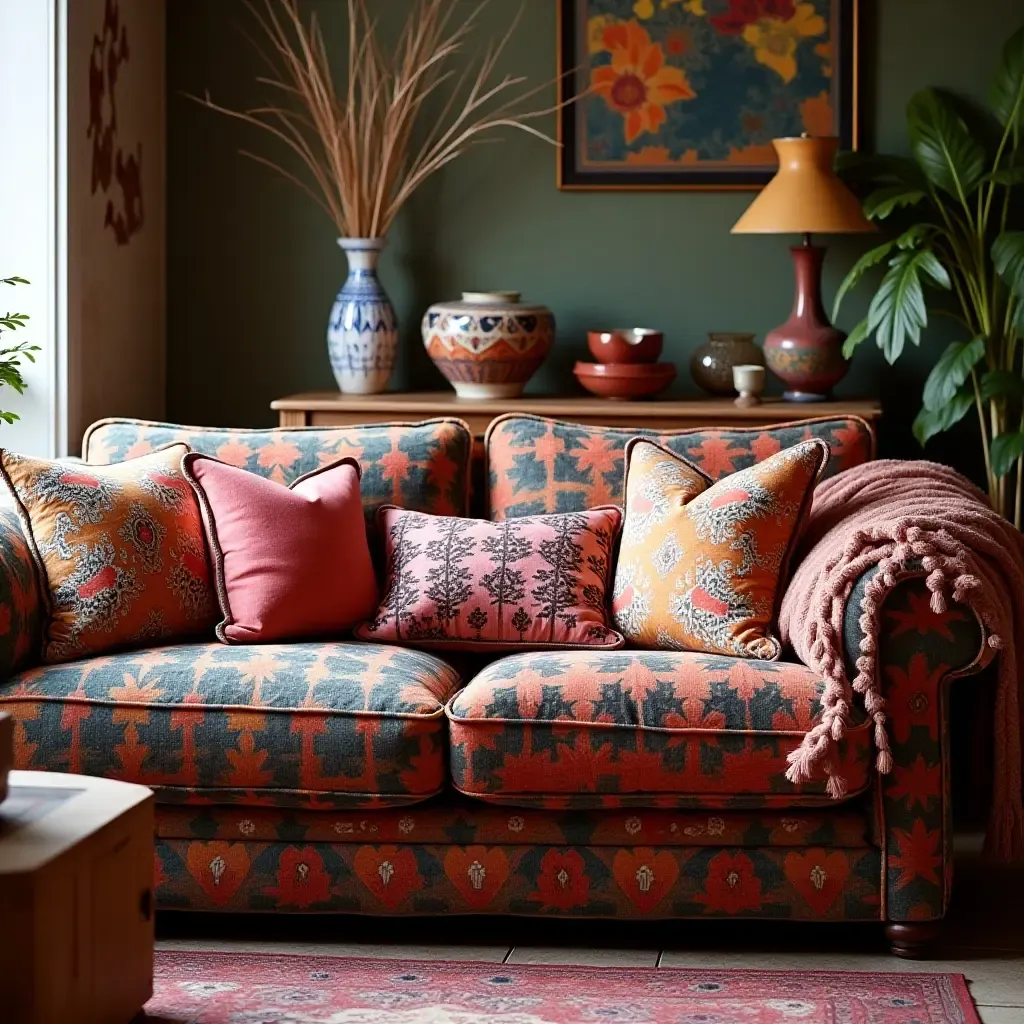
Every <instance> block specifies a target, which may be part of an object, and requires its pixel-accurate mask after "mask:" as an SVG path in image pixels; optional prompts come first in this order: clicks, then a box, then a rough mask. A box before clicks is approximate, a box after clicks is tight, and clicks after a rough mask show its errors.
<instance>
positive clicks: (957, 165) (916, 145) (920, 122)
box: [907, 89, 985, 198]
mask: <svg viewBox="0 0 1024 1024" xmlns="http://www.w3.org/2000/svg"><path fill="white" fill-rule="evenodd" d="M907 129H908V132H909V134H910V146H911V149H912V150H913V152H914V156H915V158H916V159H917V162H918V163H919V164H920V165H921V169H922V170H923V171H924V173H925V175H926V176H927V178H928V180H929V181H930V182H931V183H932V184H933V185H935V186H937V187H938V188H941V189H942V190H943V191H944V192H948V193H949V194H950V195H951V196H954V197H957V198H959V197H960V196H961V195H963V196H968V195H970V194H971V193H972V192H973V191H974V190H975V188H977V187H978V185H979V183H980V182H981V177H982V175H983V174H984V173H985V150H984V149H983V148H982V145H981V143H980V142H978V141H977V139H975V138H974V137H973V136H972V135H971V133H970V129H968V127H967V124H966V123H965V122H964V119H963V118H962V117H961V116H960V115H959V114H958V113H957V112H956V111H955V110H954V109H953V107H952V105H951V104H950V103H949V101H948V100H946V99H944V98H943V97H942V96H941V95H940V94H939V93H937V92H935V91H934V90H933V89H922V90H921V91H920V92H918V93H915V94H914V96H912V97H911V100H910V103H909V104H908V105H907Z"/></svg>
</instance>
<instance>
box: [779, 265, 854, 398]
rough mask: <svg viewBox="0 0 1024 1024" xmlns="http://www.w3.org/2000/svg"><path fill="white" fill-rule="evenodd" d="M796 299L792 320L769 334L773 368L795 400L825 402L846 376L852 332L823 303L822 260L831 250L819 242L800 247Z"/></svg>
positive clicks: (795, 266) (795, 267)
mask: <svg viewBox="0 0 1024 1024" xmlns="http://www.w3.org/2000/svg"><path fill="white" fill-rule="evenodd" d="M790 252H792V253H793V265H794V269H795V271H796V301H795V303H794V304H793V312H792V313H790V315H789V319H788V320H787V321H786V322H785V323H784V324H782V325H781V326H780V327H776V328H775V330H774V331H770V332H769V333H768V334H767V335H766V336H765V339H764V357H765V361H766V362H767V364H768V369H769V370H771V371H772V373H774V374H775V376H776V377H778V378H779V379H780V380H781V381H782V382H783V383H784V384H785V385H786V393H785V395H784V397H785V398H786V399H787V400H788V401H790V402H822V401H827V400H828V399H830V398H831V397H832V389H833V388H834V387H835V386H836V385H837V384H838V383H839V382H840V381H841V380H842V379H843V377H845V376H846V371H847V370H848V369H849V363H848V362H847V361H846V360H845V359H844V358H843V342H844V341H845V340H846V335H845V334H844V333H843V332H842V331H839V330H836V328H835V327H833V326H832V324H831V323H830V322H829V319H828V316H827V314H826V313H825V308H824V306H822V303H821V265H822V263H823V262H824V260H825V250H824V249H823V248H821V247H820V246H816V245H800V246H794V247H793V248H792V249H791V250H790Z"/></svg>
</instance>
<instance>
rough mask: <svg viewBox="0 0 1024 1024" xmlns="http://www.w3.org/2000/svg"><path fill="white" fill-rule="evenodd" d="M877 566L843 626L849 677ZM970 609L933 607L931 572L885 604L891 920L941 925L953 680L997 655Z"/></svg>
mask: <svg viewBox="0 0 1024 1024" xmlns="http://www.w3.org/2000/svg"><path fill="white" fill-rule="evenodd" d="M876 572H877V569H872V570H871V571H870V572H868V573H866V574H865V575H864V576H862V577H861V579H860V580H858V581H857V583H856V584H855V585H854V588H853V591H852V592H851V594H850V597H849V600H848V601H847V604H846V611H845V617H844V623H843V627H844V628H843V639H844V653H845V659H846V668H847V673H848V674H849V678H851V679H852V678H853V676H854V675H855V674H856V669H855V667H854V662H855V660H856V658H857V657H859V656H860V639H861V635H862V633H861V628H860V607H861V600H862V598H863V596H864V589H865V587H866V586H867V584H868V583H869V582H870V580H871V578H872V577H873V576H874V575H875V573H876ZM984 639H985V636H984V630H983V628H982V626H981V623H980V622H979V621H978V618H977V616H976V615H975V614H974V612H973V611H971V610H970V609H969V608H966V607H965V606H963V605H951V606H950V607H949V608H948V609H947V611H945V612H943V613H942V614H937V613H935V612H933V611H932V610H931V605H930V594H929V593H928V590H927V588H926V587H925V581H924V571H923V570H922V573H921V575H918V576H911V577H908V578H907V579H904V580H902V581H901V582H899V583H898V584H897V585H896V587H895V588H894V589H893V590H892V591H891V592H890V594H889V596H888V598H887V599H886V601H885V604H884V605H883V606H882V618H881V623H880V635H879V639H878V648H877V650H878V678H879V680H880V682H881V685H882V693H883V695H884V697H885V700H886V712H887V715H888V723H887V730H888V735H889V742H890V745H891V749H892V757H893V770H892V772H891V773H890V774H888V775H882V776H880V777H879V800H878V813H879V817H880V821H879V829H878V831H879V833H880V837H881V840H882V856H883V862H884V865H885V867H884V877H885V891H884V892H883V900H884V901H885V902H884V905H883V916H884V918H885V919H886V920H888V921H928V920H938V919H939V918H941V917H942V916H943V915H944V914H945V911H946V907H947V906H948V903H949V891H950V886H951V884H952V870H953V856H952V854H953V849H952V847H953V828H952V815H951V804H952V801H951V798H950V757H949V753H950V732H949V713H948V712H949V701H948V698H949V687H948V685H947V684H948V683H949V681H950V680H952V679H954V678H957V677H958V676H965V675H971V674H973V673H975V672H977V671H980V669H981V668H982V667H983V666H984V664H985V663H986V661H987V660H988V659H990V658H991V657H992V655H993V654H994V652H993V651H992V650H991V648H989V647H988V646H987V644H985V642H984Z"/></svg>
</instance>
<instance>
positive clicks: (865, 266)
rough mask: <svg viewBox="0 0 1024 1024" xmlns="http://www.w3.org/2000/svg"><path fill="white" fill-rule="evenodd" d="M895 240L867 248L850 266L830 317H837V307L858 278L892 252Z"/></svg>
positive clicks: (855, 284) (834, 318)
mask: <svg viewBox="0 0 1024 1024" xmlns="http://www.w3.org/2000/svg"><path fill="white" fill-rule="evenodd" d="M895 244H896V243H895V242H883V243H882V244H881V245H879V246H876V247H875V248H874V249H868V251H867V252H866V253H864V255H863V256H861V258H860V259H859V260H857V262H856V263H854V265H853V266H852V267H850V272H849V273H848V274H847V275H846V277H844V278H843V283H842V284H841V285H840V286H839V291H837V292H836V300H835V302H834V303H833V304H832V319H833V320H837V319H839V307H840V306H841V305H842V304H843V299H844V298H845V297H846V295H847V293H848V292H849V291H850V289H851V288H855V287H856V286H857V283H858V282H859V281H860V279H861V278H862V277H863V276H864V275H865V274H866V273H867V272H868V271H869V270H870V269H871V268H872V267H875V266H877V265H878V264H879V263H881V262H882V260H884V259H885V257H886V256H888V255H889V253H890V252H892V249H893V246H894V245H895Z"/></svg>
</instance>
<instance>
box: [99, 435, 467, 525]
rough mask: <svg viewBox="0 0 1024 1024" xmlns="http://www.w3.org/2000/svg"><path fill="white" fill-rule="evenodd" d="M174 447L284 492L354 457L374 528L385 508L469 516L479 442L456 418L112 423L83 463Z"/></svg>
mask: <svg viewBox="0 0 1024 1024" xmlns="http://www.w3.org/2000/svg"><path fill="white" fill-rule="evenodd" d="M172 441H184V442H185V443H186V444H187V445H189V447H190V448H191V449H192V450H193V451H195V452H201V453H202V454H203V455H212V456H213V457H214V458H216V459H219V460H220V461H221V462H226V463H228V465H231V466H238V467H239V468H241V469H246V470H248V471H249V472H251V473H258V474H259V475H260V476H263V477H268V478H269V479H271V480H276V481H277V482H278V483H281V484H284V485H285V486H287V485H288V484H291V483H293V482H294V481H295V480H297V479H298V478H299V477H300V476H303V475H305V474H306V473H311V472H312V471H313V470H316V469H319V468H320V467H321V466H325V465H327V463H329V462H337V460H338V459H341V458H344V457H346V456H348V457H351V458H353V459H355V460H356V461H357V462H358V463H359V466H360V468H361V470H362V480H361V482H360V491H361V493H362V500H363V511H364V512H365V513H366V517H367V521H368V523H369V524H371V525H372V523H373V517H374V516H375V515H376V512H377V509H378V508H380V506H381V505H400V506H401V507H402V508H407V509H410V510H412V511H415V512H427V513H429V514H431V515H439V516H443V515H452V516H464V515H466V514H467V512H468V503H469V461H470V456H471V454H472V451H473V437H472V435H471V434H470V431H469V427H467V426H466V424H465V423H463V422H462V421H461V420H456V419H436V420H425V421H424V422H422V423H374V424H370V425H365V426H351V427H298V428H295V429H285V430H224V429H217V428H213V427H184V426H177V425H175V424H173V423H154V422H150V421H148V420H131V419H107V420H100V421H99V422H98V423H94V424H93V425H92V426H91V427H89V429H88V430H87V431H86V432H85V439H84V441H83V442H82V457H83V458H84V459H85V461H86V462H91V463H93V464H99V465H105V464H108V463H111V462H121V461H123V460H124V459H130V458H133V457H134V456H137V455H143V454H145V453H146V452H150V451H152V450H153V449H154V448H159V447H160V446H162V445H165V444H169V443H170V442H172Z"/></svg>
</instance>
